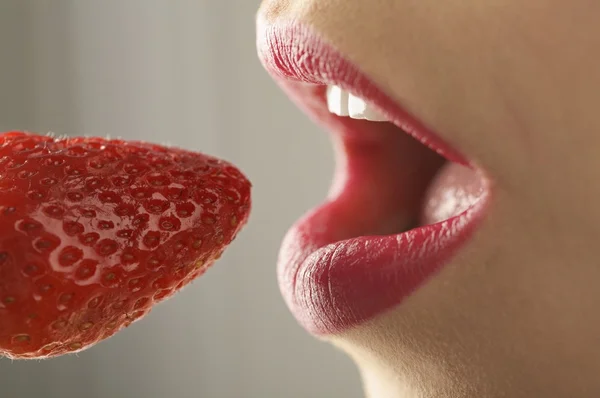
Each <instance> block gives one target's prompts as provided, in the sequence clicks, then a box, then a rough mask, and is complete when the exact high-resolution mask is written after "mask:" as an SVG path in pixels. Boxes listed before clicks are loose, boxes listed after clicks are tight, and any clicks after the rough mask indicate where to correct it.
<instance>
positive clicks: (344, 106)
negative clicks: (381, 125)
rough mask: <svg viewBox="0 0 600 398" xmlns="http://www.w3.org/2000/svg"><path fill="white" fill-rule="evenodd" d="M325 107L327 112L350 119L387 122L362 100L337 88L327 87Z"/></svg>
mask: <svg viewBox="0 0 600 398" xmlns="http://www.w3.org/2000/svg"><path fill="white" fill-rule="evenodd" d="M327 107H328V108H329V112H331V113H333V114H335V115H338V116H349V117H350V118H352V119H365V120H370V121H374V122H386V121H388V119H387V118H385V117H384V116H383V115H381V114H380V113H379V112H377V111H376V110H375V109H374V108H373V106H372V105H369V104H368V103H367V102H366V101H365V100H363V99H362V98H359V97H356V96H354V95H352V94H350V93H348V92H347V91H344V90H342V89H341V88H340V87H338V86H329V87H327Z"/></svg>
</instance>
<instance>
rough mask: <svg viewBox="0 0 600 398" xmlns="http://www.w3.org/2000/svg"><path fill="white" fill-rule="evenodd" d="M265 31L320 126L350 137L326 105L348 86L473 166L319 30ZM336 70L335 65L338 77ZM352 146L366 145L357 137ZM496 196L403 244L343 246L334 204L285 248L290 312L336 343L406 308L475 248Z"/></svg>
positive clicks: (303, 225)
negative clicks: (335, 337)
mask: <svg viewBox="0 0 600 398" xmlns="http://www.w3.org/2000/svg"><path fill="white" fill-rule="evenodd" d="M258 29H259V36H258V37H259V42H258V45H259V55H260V57H261V60H262V62H263V64H264V66H265V67H266V69H267V70H269V71H270V72H271V74H272V75H273V76H274V77H275V78H276V80H277V81H278V83H279V84H280V85H281V86H282V88H284V90H285V91H287V92H288V94H289V95H290V97H291V98H292V99H294V100H295V101H296V102H297V103H298V105H299V106H300V107H301V108H304V110H305V111H306V112H307V113H308V114H309V115H310V116H312V117H313V118H315V119H316V120H317V121H318V122H319V124H321V125H324V126H325V127H326V128H328V129H329V130H330V131H335V132H338V133H339V134H342V135H344V132H345V131H347V130H348V128H347V127H348V126H347V121H346V120H345V119H344V118H338V117H336V116H334V115H332V114H330V113H329V112H328V111H327V105H326V102H325V98H324V96H323V91H324V90H323V87H322V86H323V85H327V84H329V85H338V86H340V87H341V88H343V89H345V90H347V91H350V92H352V93H353V94H355V95H358V96H360V97H362V98H364V99H365V100H367V101H369V102H370V103H372V104H374V105H375V106H377V107H378V108H379V109H380V110H381V112H382V113H383V114H384V115H385V116H386V117H388V118H389V119H390V120H391V121H392V122H394V124H396V125H398V126H400V127H401V128H402V129H403V130H404V131H407V132H409V133H410V134H411V135H413V136H414V137H415V138H417V139H418V140H419V141H421V142H426V143H429V144H430V146H433V147H435V148H436V149H437V150H438V152H440V153H442V154H443V155H444V156H445V157H446V158H448V159H450V160H452V161H455V162H457V163H461V164H468V162H467V161H466V160H465V159H464V157H462V155H460V154H459V153H458V152H457V151H455V150H454V149H453V148H450V147H449V146H448V145H446V144H445V143H444V142H442V141H441V140H440V139H439V138H438V137H437V136H435V135H434V134H432V133H431V132H429V131H428V130H427V129H426V128H425V127H424V126H423V125H422V124H420V123H419V122H418V121H416V120H415V119H414V118H412V117H411V116H410V115H408V114H407V113H406V112H405V111H404V110H402V109H401V108H400V107H399V106H398V105H397V104H396V103H395V102H394V101H392V100H391V99H390V98H389V97H388V96H387V95H385V94H384V93H383V92H382V91H380V90H379V89H378V88H377V87H375V85H373V84H372V83H371V82H370V81H369V79H368V78H367V77H365V76H364V75H362V74H361V73H360V72H359V71H358V69H357V68H356V67H355V66H353V65H351V64H350V63H348V62H347V61H346V60H345V59H344V58H343V57H342V56H341V55H340V54H338V53H337V51H336V50H334V49H333V48H332V47H331V46H329V45H328V44H326V43H324V42H323V41H322V40H321V39H320V38H318V37H317V36H315V35H314V34H313V33H311V32H310V31H309V30H307V29H305V28H303V27H301V26H291V27H284V26H279V25H265V24H262V23H261V22H260V20H259V24H258ZM294 43H296V45H295V46H294ZM298 43H302V46H299V45H298ZM317 60H318V61H319V62H316V61H317ZM328 65H335V66H336V68H335V70H331V68H327V66H328ZM307 83H308V84H307ZM342 139H344V140H352V139H357V137H356V135H354V136H352V134H349V136H348V137H344V136H342ZM358 139H363V140H368V139H369V137H364V136H361V137H359V138H358ZM488 192H489V190H487V189H486V190H485V193H484V194H483V196H482V197H481V198H480V199H479V200H478V201H477V202H476V203H475V204H474V205H473V206H472V207H471V208H469V209H468V210H466V211H464V212H463V213H461V214H459V215H457V216H455V217H452V218H449V219H447V220H445V221H442V222H439V223H436V224H431V225H426V226H422V227H418V228H415V229H412V230H409V231H407V232H403V233H400V234H395V235H387V236H361V237H356V238H351V239H342V240H340V239H339V236H336V235H339V234H338V233H337V230H336V228H335V225H336V222H338V223H339V219H338V220H336V219H335V216H334V214H335V213H336V209H335V207H336V201H335V200H330V201H328V202H326V204H324V205H323V206H321V207H319V208H317V209H315V210H313V211H312V212H310V213H309V214H308V215H306V216H305V217H304V218H302V219H301V220H300V221H298V222H297V223H296V224H295V226H293V227H292V229H291V230H290V231H289V232H288V234H287V235H286V237H285V239H284V242H283V245H282V248H281V251H280V254H279V261H278V277H279V284H280V287H281V291H282V294H283V297H284V299H285V300H286V303H287V305H288V307H289V308H290V310H291V311H292V313H293V314H294V315H295V317H296V319H297V320H298V321H299V322H300V324H301V325H302V326H303V327H304V328H305V329H306V330H308V331H309V332H311V333H312V334H315V335H328V334H336V333H339V332H342V331H344V330H347V329H348V328H351V327H353V326H356V325H358V324H361V323H363V322H365V321H366V320H368V319H371V318H372V317H374V316H375V315H377V314H380V313H381V312H383V311H385V310H388V309H390V308H392V307H394V306H396V305H398V304H400V303H401V302H402V301H403V300H404V299H405V298H406V297H408V296H409V295H411V294H412V293H413V292H414V291H415V290H416V289H417V288H418V287H419V286H420V285H422V284H423V283H424V282H426V281H427V280H428V279H429V278H431V277H432V276H433V275H434V274H435V273H436V272H437V271H438V270H440V269H441V268H442V267H443V266H444V265H446V264H448V263H449V262H450V261H451V260H452V258H453V257H454V256H455V254H456V252H457V251H458V250H459V249H460V248H461V247H462V246H464V245H465V244H466V243H467V242H469V241H470V238H471V237H472V235H473V233H474V232H475V231H476V229H477V226H478V225H479V221H480V220H481V219H482V218H483V215H484V213H485V208H486V207H487V203H488V202H489V200H488V198H489V193H488Z"/></svg>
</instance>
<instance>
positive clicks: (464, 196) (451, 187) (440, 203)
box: [420, 162, 484, 225]
mask: <svg viewBox="0 0 600 398" xmlns="http://www.w3.org/2000/svg"><path fill="white" fill-rule="evenodd" d="M483 193H484V186H483V180H482V177H481V176H480V175H479V174H478V173H477V172H476V171H474V170H472V169H470V168H467V167H464V166H461V165H459V164H456V163H451V162H448V163H447V164H446V165H444V166H443V167H442V168H441V169H440V171H439V173H438V174H437V175H436V176H435V178H434V179H433V181H432V184H431V185H430V186H429V188H428V191H427V193H426V194H425V200H424V202H423V203H424V208H423V211H422V214H421V222H420V225H429V224H435V223H437V222H440V221H444V220H447V219H448V218H451V217H454V216H457V215H459V214H461V213H462V212H463V211H465V210H467V209H468V208H469V207H471V206H472V205H473V204H475V202H477V200H478V199H479V198H480V197H481V195H482V194H483Z"/></svg>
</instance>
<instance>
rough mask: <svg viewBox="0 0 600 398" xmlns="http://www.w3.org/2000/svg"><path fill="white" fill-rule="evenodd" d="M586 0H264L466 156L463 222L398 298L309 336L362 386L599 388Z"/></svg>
mask: <svg viewBox="0 0 600 398" xmlns="http://www.w3.org/2000/svg"><path fill="white" fill-rule="evenodd" d="M598 15H600V2H598V1H595V0H572V1H564V0H539V1H526V2H523V1H520V0H497V1H472V0H471V1H464V0H461V1H459V0H446V1H442V2H440V1H436V0H265V1H263V3H262V5H261V8H260V11H259V19H261V20H263V21H268V22H280V21H285V20H292V19H293V20H294V21H295V22H297V23H301V24H303V25H305V26H307V27H309V28H310V29H311V30H312V31H314V32H316V33H317V34H318V35H320V37H322V38H323V39H324V40H326V41H327V42H328V43H329V44H330V45H331V46H333V47H335V48H336V49H337V50H338V51H339V52H340V53H341V54H343V55H344V56H345V57H346V58H347V59H348V60H350V61H351V62H353V63H354V64H355V65H357V66H358V67H359V68H360V69H361V70H362V71H363V72H364V73H365V74H366V75H367V76H368V77H369V78H370V79H371V80H372V81H373V82H375V83H376V84H377V85H378V86H379V87H381V88H382V89H383V90H384V91H385V92H386V93H387V94H388V95H389V96H391V97H392V98H393V99H394V100H396V101H397V102H398V103H400V104H402V106H403V107H404V108H405V109H406V110H407V111H408V112H410V113H411V114H412V115H414V116H415V117H416V118H417V119H419V120H421V121H422V122H423V123H425V124H427V125H428V126H429V127H430V128H431V130H433V131H434V132H435V133H436V134H437V135H439V136H440V137H442V138H443V139H444V140H445V141H447V142H448V143H450V144H451V145H452V146H453V147H455V148H457V149H459V150H460V151H461V152H462V153H464V154H465V156H467V157H468V158H469V159H471V160H473V161H474V162H475V163H477V164H478V165H480V166H481V168H482V169H484V170H485V171H486V173H487V175H488V176H489V177H490V179H491V181H492V182H493V186H494V189H493V200H492V201H491V203H490V205H489V208H488V209H487V211H486V215H485V219H484V220H483V222H482V224H481V226H480V228H479V229H478V231H477V233H476V235H475V236H474V237H473V239H472V240H471V241H470V242H469V244H468V245H467V246H466V247H464V248H463V249H462V250H460V252H459V253H458V254H457V255H456V256H455V257H454V258H453V260H452V261H451V262H450V263H449V264H448V265H446V266H445V267H443V269H441V270H440V272H438V273H437V274H436V275H435V276H433V277H432V278H430V279H428V281H427V282H426V283H424V284H423V285H421V286H420V287H419V288H418V290H416V291H415V292H414V293H413V294H412V295H410V297H408V298H407V299H405V300H403V301H402V302H401V303H400V304H399V305H397V306H395V307H394V308H392V309H390V310H387V311H385V312H383V313H381V314H378V315H377V316H375V317H373V318H372V319H369V320H367V321H365V322H363V323H361V324H359V325H356V326H354V327H352V328H349V329H347V330H344V331H342V332H340V333H334V334H328V335H325V336H320V337H321V338H324V339H326V340H328V341H330V342H332V343H333V344H335V345H336V346H338V347H340V348H342V349H343V350H344V351H345V352H347V353H348V354H349V355H350V356H351V357H352V358H353V359H354V360H355V362H356V363H357V365H358V367H359V369H360V371H361V374H362V377H363V381H364V385H365V390H366V394H367V396H368V397H370V398H391V397H436V398H439V397H514V398H517V397H598V396H600V377H598V374H600V344H598V341H599V339H600V311H598V305H599V304H600V289H598V286H597V285H598V281H600V261H599V260H598V249H599V247H600V246H599V245H598V241H599V238H600V207H599V206H597V205H596V202H597V200H596V199H597V198H598V197H600V181H599V178H600V156H599V155H600V134H598V132H600V118H598V112H597V108H598V104H600V67H599V65H600V52H598V49H599V48H600V24H598V23H597V16H598Z"/></svg>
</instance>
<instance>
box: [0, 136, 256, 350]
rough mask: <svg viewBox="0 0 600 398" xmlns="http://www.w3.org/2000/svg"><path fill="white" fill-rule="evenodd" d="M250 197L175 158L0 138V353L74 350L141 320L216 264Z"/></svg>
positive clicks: (145, 148)
mask: <svg viewBox="0 0 600 398" xmlns="http://www.w3.org/2000/svg"><path fill="white" fill-rule="evenodd" d="M250 188H251V184H250V182H249V181H248V179H247V178H246V177H245V176H244V175H243V174H242V173H241V172H240V171H239V170H238V169H237V168H235V167H234V166H233V165H231V164H230V163H227V162H225V161H222V160H219V159H216V158H214V157H211V156H207V155H203V154H199V153H192V152H189V151H185V150H181V149H174V148H166V147H163V146H158V145H153V144H147V143H140V142H125V141H121V140H106V139H102V138H60V139H56V138H52V137H46V136H38V135H32V134H28V133H20V132H11V133H5V134H2V135H0V355H5V356H8V357H11V358H41V357H49V356H56V355H61V354H65V353H69V352H76V351H80V350H82V349H84V348H86V347H89V346H91V345H93V344H95V343H97V342H99V341H100V340H102V339H105V338H107V337H109V336H111V335H113V334H114V333H116V332H117V331H118V330H119V329H121V328H123V327H126V326H129V325H130V324H131V323H132V322H134V321H136V320H138V319H140V318H141V317H143V316H144V315H146V314H147V313H148V312H149V311H150V308H151V307H152V306H153V305H154V304H156V303H158V302H160V301H162V300H164V299H166V298H168V297H170V296H171V295H172V294H173V293H175V292H176V291H178V290H179V289H181V288H182V287H183V286H185V285H186V284H188V283H189V282H190V281H192V280H193V279H194V278H196V277H198V276H199V275H201V274H202V273H204V271H206V269H207V268H208V267H209V266H210V265H211V264H212V263H213V262H214V261H215V260H216V259H218V258H219V256H220V255H221V253H222V252H223V250H224V249H225V247H226V246H227V245H228V244H229V243H230V242H231V241H232V240H233V239H234V238H235V236H236V234H237V233H238V231H239V230H240V229H241V228H242V226H243V225H244V224H245V223H246V221H247V219H248V215H249V212H250Z"/></svg>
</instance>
